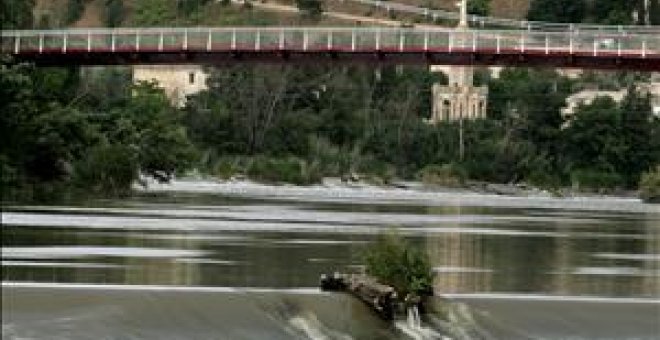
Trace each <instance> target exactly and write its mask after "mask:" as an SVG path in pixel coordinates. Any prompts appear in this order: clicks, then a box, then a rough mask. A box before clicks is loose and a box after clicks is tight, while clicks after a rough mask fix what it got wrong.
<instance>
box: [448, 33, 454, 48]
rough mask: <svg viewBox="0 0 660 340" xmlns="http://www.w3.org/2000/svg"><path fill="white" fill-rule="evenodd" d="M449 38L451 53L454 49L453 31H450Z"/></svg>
mask: <svg viewBox="0 0 660 340" xmlns="http://www.w3.org/2000/svg"><path fill="white" fill-rule="evenodd" d="M447 40H449V41H448V44H449V46H448V47H449V53H451V51H452V50H453V49H454V33H453V32H450V33H449V36H448V37H447Z"/></svg>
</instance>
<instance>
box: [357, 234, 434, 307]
mask: <svg viewBox="0 0 660 340" xmlns="http://www.w3.org/2000/svg"><path fill="white" fill-rule="evenodd" d="M364 262H365V263H366V270H367V274H369V275H371V276H373V277H375V278H376V279H378V280H379V281H380V282H381V283H384V284H387V285H390V286H392V287H394V289H396V291H397V294H398V295H399V296H402V297H405V296H407V295H409V294H412V295H417V296H427V295H430V293H432V291H433V272H432V268H431V265H430V262H429V259H428V256H427V255H426V254H425V253H423V252H422V251H420V250H419V249H417V248H415V247H414V246H412V245H411V244H410V243H408V242H407V241H406V240H404V239H403V238H402V237H401V236H399V235H398V234H396V233H394V232H390V233H387V234H384V235H381V236H379V237H378V240H376V242H375V243H373V244H372V245H371V246H370V247H369V248H368V249H367V250H366V252H365V254H364Z"/></svg>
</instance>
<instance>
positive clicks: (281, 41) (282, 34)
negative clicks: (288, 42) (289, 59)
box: [279, 29, 284, 50]
mask: <svg viewBox="0 0 660 340" xmlns="http://www.w3.org/2000/svg"><path fill="white" fill-rule="evenodd" d="M279 45H280V50H283V49H284V30H283V29H281V30H280V43H279Z"/></svg>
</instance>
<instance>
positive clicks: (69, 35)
mask: <svg viewBox="0 0 660 340" xmlns="http://www.w3.org/2000/svg"><path fill="white" fill-rule="evenodd" d="M1 37H2V43H1V48H0V51H1V52H2V53H8V54H11V55H13V56H14V58H15V60H17V61H29V62H34V63H36V64H37V65H41V66H59V65H125V64H223V63H235V62H250V61H253V62H273V61H274V62H278V61H290V62H320V61H330V62H336V61H344V62H359V61H362V62H376V63H396V64H404V63H420V64H444V65H503V66H506V65H509V66H553V67H579V68H602V69H628V70H642V71H660V34H658V29H657V28H654V29H653V28H652V29H646V30H631V31H628V30H626V29H624V28H622V29H617V30H605V31H603V30H559V31H557V30H551V29H548V30H542V29H508V30H492V29H475V28H462V29H453V28H441V27H437V28H436V27H423V28H415V27H410V28H405V27H401V28H384V27H217V28H208V27H194V28H117V29H67V30H16V31H2V32H1Z"/></svg>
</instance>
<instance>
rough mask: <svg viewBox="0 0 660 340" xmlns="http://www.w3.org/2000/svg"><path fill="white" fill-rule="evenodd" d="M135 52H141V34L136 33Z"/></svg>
mask: <svg viewBox="0 0 660 340" xmlns="http://www.w3.org/2000/svg"><path fill="white" fill-rule="evenodd" d="M135 50H136V51H139V50H140V32H135Z"/></svg>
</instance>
